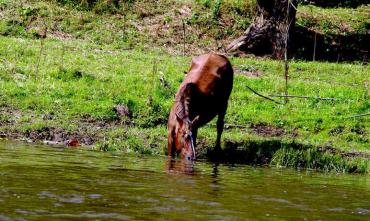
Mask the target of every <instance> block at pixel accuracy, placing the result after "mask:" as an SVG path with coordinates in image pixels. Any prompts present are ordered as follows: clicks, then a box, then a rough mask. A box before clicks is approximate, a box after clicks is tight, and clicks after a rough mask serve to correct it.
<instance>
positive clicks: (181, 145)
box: [175, 117, 198, 160]
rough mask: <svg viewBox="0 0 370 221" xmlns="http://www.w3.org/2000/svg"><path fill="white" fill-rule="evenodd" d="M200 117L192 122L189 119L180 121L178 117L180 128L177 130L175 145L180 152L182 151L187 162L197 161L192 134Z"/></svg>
mask: <svg viewBox="0 0 370 221" xmlns="http://www.w3.org/2000/svg"><path fill="white" fill-rule="evenodd" d="M197 120H198V117H196V118H194V119H193V120H192V121H190V120H189V118H185V119H180V118H179V117H177V122H178V127H177V130H176V137H175V145H176V149H177V150H178V151H180V150H181V156H182V158H184V159H186V160H195V157H196V151H195V146H194V145H195V142H194V137H193V134H192V131H193V126H194V123H195V122H196V121H197Z"/></svg>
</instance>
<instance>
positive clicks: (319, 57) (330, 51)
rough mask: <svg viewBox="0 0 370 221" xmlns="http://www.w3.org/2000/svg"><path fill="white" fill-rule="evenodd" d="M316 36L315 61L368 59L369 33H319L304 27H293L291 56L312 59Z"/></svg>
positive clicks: (365, 60)
mask: <svg viewBox="0 0 370 221" xmlns="http://www.w3.org/2000/svg"><path fill="white" fill-rule="evenodd" d="M315 36H316V51H315V60H316V61H334V62H341V61H363V62H364V63H367V61H368V53H369V51H368V42H369V41H370V35H368V34H366V33H364V34H361V33H351V34H347V35H339V34H338V35H334V34H321V33H318V32H315V31H313V30H310V29H308V28H306V27H301V26H297V27H295V31H294V35H293V36H292V38H293V39H292V43H293V45H292V53H293V57H295V58H298V59H304V60H308V61H312V60H313V57H314V45H315Z"/></svg>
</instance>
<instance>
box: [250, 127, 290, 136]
mask: <svg viewBox="0 0 370 221" xmlns="http://www.w3.org/2000/svg"><path fill="white" fill-rule="evenodd" d="M251 128H252V130H253V131H254V132H255V133H256V134H258V135H261V136H275V137H280V136H283V135H285V134H286V133H285V130H284V129H283V128H278V127H274V126H271V125H263V124H257V125H252V126H251Z"/></svg>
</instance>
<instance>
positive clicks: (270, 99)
mask: <svg viewBox="0 0 370 221" xmlns="http://www.w3.org/2000/svg"><path fill="white" fill-rule="evenodd" d="M245 86H246V87H247V88H248V89H249V90H251V91H252V92H253V93H255V94H257V95H258V96H260V97H263V98H265V99H267V100H269V101H272V102H274V103H276V104H283V103H280V102H278V101H275V100H274V99H272V98H269V97H266V96H264V95H262V94H260V93H258V92H257V91H255V90H253V89H252V88H251V87H249V86H248V85H245Z"/></svg>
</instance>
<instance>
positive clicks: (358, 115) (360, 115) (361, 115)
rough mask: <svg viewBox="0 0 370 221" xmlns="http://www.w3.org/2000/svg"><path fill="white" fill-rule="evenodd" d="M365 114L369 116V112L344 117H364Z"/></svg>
mask: <svg viewBox="0 0 370 221" xmlns="http://www.w3.org/2000/svg"><path fill="white" fill-rule="evenodd" d="M366 116H370V113H365V114H356V115H352V116H349V117H346V118H345V119H348V118H357V117H366Z"/></svg>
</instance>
